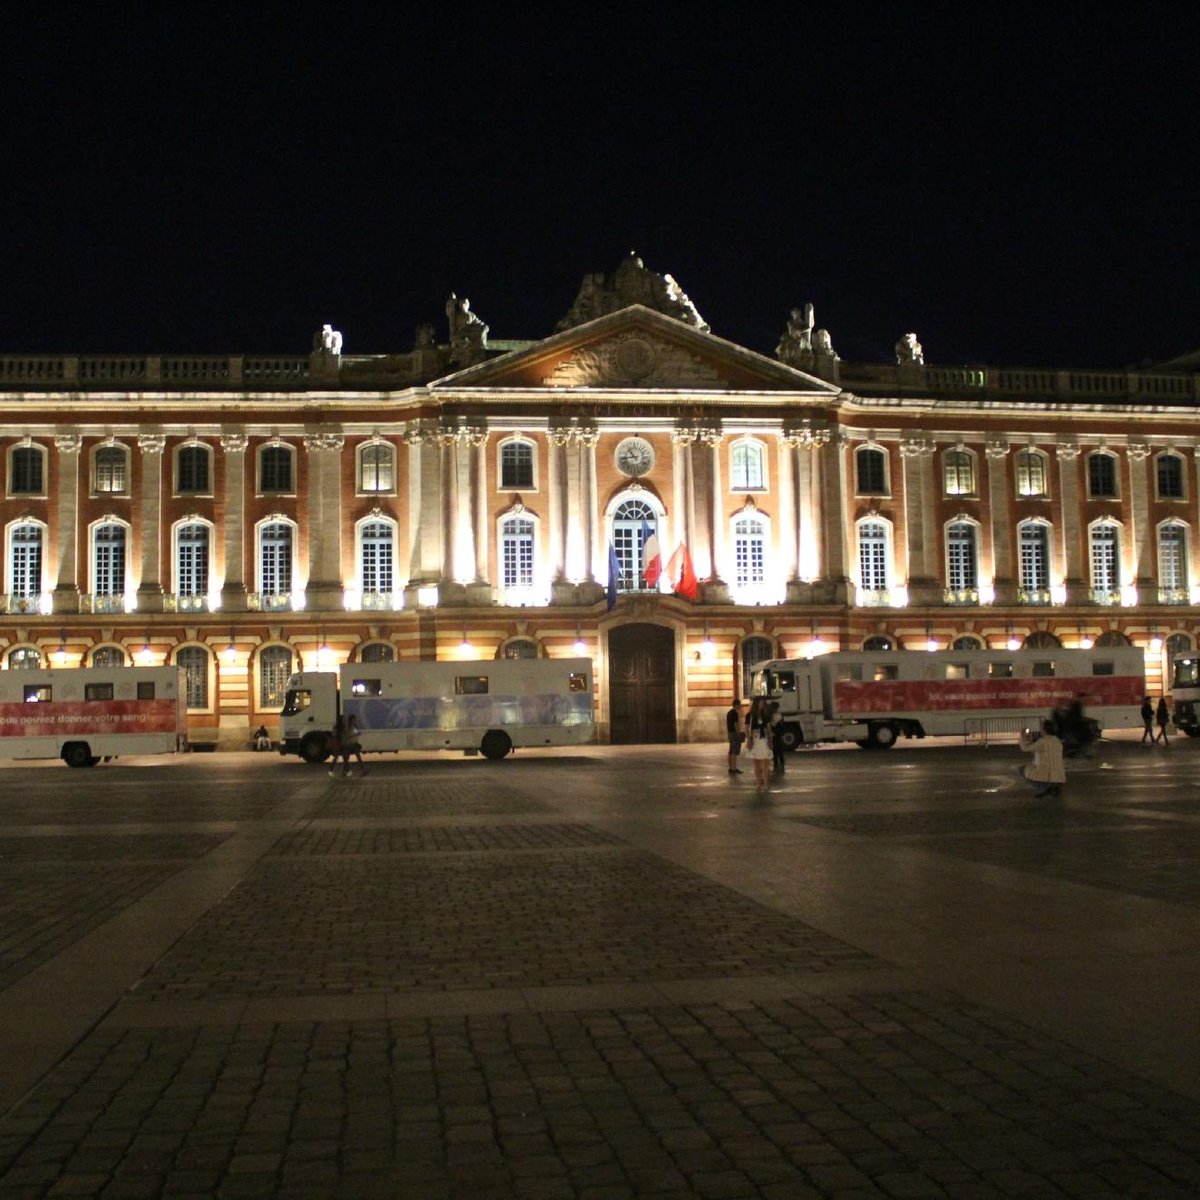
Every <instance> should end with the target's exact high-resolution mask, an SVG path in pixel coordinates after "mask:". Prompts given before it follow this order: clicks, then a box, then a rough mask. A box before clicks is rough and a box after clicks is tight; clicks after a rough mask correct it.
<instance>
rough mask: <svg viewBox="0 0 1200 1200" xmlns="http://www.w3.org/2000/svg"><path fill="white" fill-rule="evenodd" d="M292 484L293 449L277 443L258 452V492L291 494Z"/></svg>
mask: <svg viewBox="0 0 1200 1200" xmlns="http://www.w3.org/2000/svg"><path fill="white" fill-rule="evenodd" d="M294 486H295V485H294V484H293V483H292V448H291V446H283V445H280V444H279V443H277V442H273V443H271V445H269V446H263V447H262V448H261V449H260V450H259V452H258V490H259V491H260V492H263V493H275V494H289V493H291V492H292V491H293V489H294Z"/></svg>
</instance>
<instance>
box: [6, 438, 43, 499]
mask: <svg viewBox="0 0 1200 1200" xmlns="http://www.w3.org/2000/svg"><path fill="white" fill-rule="evenodd" d="M45 461H46V454H45V451H44V450H43V449H42V447H41V446H14V447H13V448H12V451H11V452H10V455H9V459H8V491H9V494H10V495H13V496H41V495H44V494H45V491H46V472H45Z"/></svg>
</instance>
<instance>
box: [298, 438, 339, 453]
mask: <svg viewBox="0 0 1200 1200" xmlns="http://www.w3.org/2000/svg"><path fill="white" fill-rule="evenodd" d="M345 444H346V439H345V437H343V436H342V434H340V433H306V434H305V435H304V448H305V450H307V451H308V452H309V453H310V454H311V453H312V452H313V451H314V450H340V449H341V448H342V447H343V446H344V445H345Z"/></svg>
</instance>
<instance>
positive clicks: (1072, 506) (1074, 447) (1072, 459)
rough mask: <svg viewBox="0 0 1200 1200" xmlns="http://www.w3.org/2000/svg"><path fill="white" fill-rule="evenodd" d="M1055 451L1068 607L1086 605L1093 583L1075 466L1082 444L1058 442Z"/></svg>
mask: <svg viewBox="0 0 1200 1200" xmlns="http://www.w3.org/2000/svg"><path fill="white" fill-rule="evenodd" d="M1054 450H1055V456H1056V457H1057V459H1058V490H1059V496H1060V499H1061V508H1060V512H1061V514H1062V521H1061V525H1060V527H1059V529H1060V536H1059V543H1060V545H1061V547H1062V549H1061V552H1060V553H1061V559H1060V561H1061V563H1062V573H1063V587H1064V588H1065V590H1066V601H1067V603H1068V604H1086V603H1087V601H1088V599H1089V596H1090V584H1089V581H1088V577H1087V574H1086V573H1085V570H1084V562H1083V533H1082V530H1081V529H1080V525H1079V515H1080V513H1079V474H1078V468H1077V466H1076V460H1077V459H1078V458H1079V445H1078V443H1076V442H1059V443H1058V445H1057V446H1055V448H1054Z"/></svg>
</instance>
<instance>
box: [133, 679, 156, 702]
mask: <svg viewBox="0 0 1200 1200" xmlns="http://www.w3.org/2000/svg"><path fill="white" fill-rule="evenodd" d="M137 698H138V699H139V700H153V699H154V681H153V680H152V679H140V680H138V685H137Z"/></svg>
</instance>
